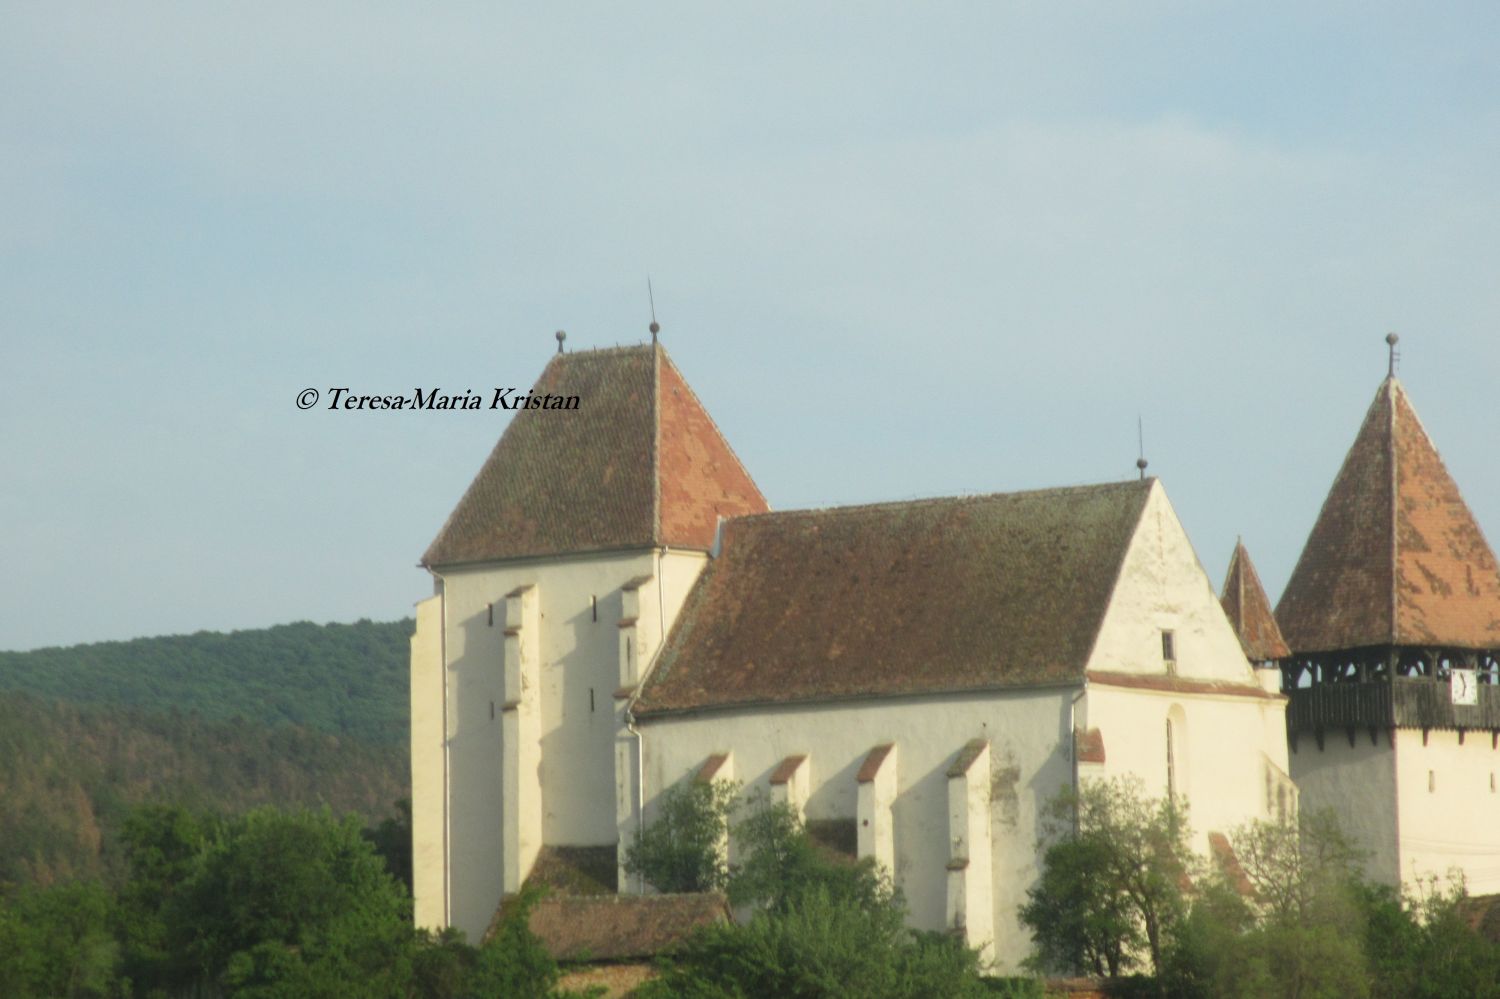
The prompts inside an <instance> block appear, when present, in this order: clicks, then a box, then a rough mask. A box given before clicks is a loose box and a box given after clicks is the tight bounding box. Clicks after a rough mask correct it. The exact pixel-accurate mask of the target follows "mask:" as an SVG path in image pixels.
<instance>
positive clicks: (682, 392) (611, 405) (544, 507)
mask: <svg viewBox="0 0 1500 999" xmlns="http://www.w3.org/2000/svg"><path fill="white" fill-rule="evenodd" d="M531 394H532V395H533V396H536V397H541V396H544V395H547V394H551V395H554V396H574V395H576V396H577V397H578V400H579V402H578V408H577V409H576V410H570V409H522V410H518V411H517V412H516V414H515V417H514V418H513V419H512V420H511V422H510V425H509V426H507V427H506V429H505V432H504V434H502V435H501V437H500V442H499V443H498V444H496V445H495V449H494V450H493V451H492V452H491V453H490V456H489V458H488V459H487V460H486V461H485V463H484V465H483V467H481V468H480V470H479V474H478V475H477V476H475V478H474V481H473V483H472V484H470V486H469V488H468V491H467V492H465V493H464V496H463V498H462V499H460V500H459V502H458V505H457V506H456V507H454V509H453V512H452V514H450V515H449V517H448V521H447V523H445V524H444V525H443V528H442V530H441V531H440V532H439V533H438V536H437V538H436V540H434V541H433V542H432V545H431V546H430V547H429V548H428V549H427V553H426V554H425V555H424V556H423V557H422V564H424V565H431V566H438V565H453V564H461V563H467V562H485V561H496V560H502V559H510V558H522V557H527V556H545V555H557V554H565V553H574V552H588V551H603V550H610V549H617V548H637V547H639V548H646V547H655V546H659V545H663V544H666V545H672V546H674V547H683V548H697V549H702V550H707V549H708V548H710V547H711V546H712V545H713V540H714V532H715V529H716V527H717V524H718V518H719V517H721V516H724V517H728V516H734V515H736V514H742V513H759V512H762V511H764V510H766V509H767V506H766V501H765V498H764V497H763V496H761V494H760V490H759V489H757V488H756V487H755V483H754V482H752V481H751V479H750V476H749V475H748V474H747V473H746V472H745V469H744V467H743V466H742V465H741V464H740V462H739V459H738V458H736V457H735V455H734V452H733V451H732V450H730V448H729V445H728V444H727V443H726V442H725V441H724V438H723V436H722V435H721V434H720V433H719V430H718V428H717V427H715V426H714V423H713V420H712V419H710V418H709V416H708V413H707V412H705V411H704V409H703V407H702V405H701V404H700V403H699V402H698V399H697V397H696V396H694V395H693V393H692V390H691V389H689V388H688V387H687V383H686V382H685V381H684V380H683V378H682V375H681V373H680V372H678V371H677V368H676V366H675V365H673V364H672V361H671V359H670V358H669V357H668V356H667V353H666V351H665V350H664V349H663V348H661V347H660V346H657V345H643V346H638V347H617V348H614V349H611V350H591V351H581V352H574V353H569V354H557V355H554V356H553V358H552V360H551V361H550V362H549V363H548V365H547V367H546V369H545V370H544V371H543V372H542V375H541V377H540V378H539V379H537V383H536V385H535V386H534V387H533V388H532V392H531Z"/></svg>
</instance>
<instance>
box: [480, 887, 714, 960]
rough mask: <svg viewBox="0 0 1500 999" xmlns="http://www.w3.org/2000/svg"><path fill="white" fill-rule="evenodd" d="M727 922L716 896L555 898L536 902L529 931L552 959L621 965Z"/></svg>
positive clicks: (662, 950) (648, 955)
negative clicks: (616, 963)
mask: <svg viewBox="0 0 1500 999" xmlns="http://www.w3.org/2000/svg"><path fill="white" fill-rule="evenodd" d="M502 910H503V907H502ZM729 919H730V913H729V903H728V902H727V901H726V900H725V898H724V896H723V895H719V894H715V893H706V894H701V895H589V896H578V897H574V896H567V895H555V896H549V897H547V898H543V899H541V900H540V901H538V902H536V904H535V905H534V907H533V908H532V910H531V918H530V927H531V932H533V933H535V934H536V935H537V937H538V938H540V939H541V941H542V946H543V947H545V948H546V949H547V953H549V954H551V955H552V958H553V959H554V960H557V961H622V960H631V959H640V958H650V957H655V956H656V955H658V954H665V953H669V952H671V951H673V950H675V949H677V947H678V946H680V945H681V944H682V943H683V941H685V940H686V939H687V938H688V937H689V936H691V935H692V934H693V933H694V931H696V930H698V929H701V928H702V927H705V926H712V925H714V924H715V923H724V922H728V921H729Z"/></svg>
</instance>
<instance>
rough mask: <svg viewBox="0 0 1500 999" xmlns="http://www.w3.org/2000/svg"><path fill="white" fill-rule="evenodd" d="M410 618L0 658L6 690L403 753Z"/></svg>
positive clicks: (53, 650)
mask: <svg viewBox="0 0 1500 999" xmlns="http://www.w3.org/2000/svg"><path fill="white" fill-rule="evenodd" d="M412 627H413V623H412V621H411V620H410V619H407V620H402V621H392V622H389V623H384V624H377V623H374V622H371V621H359V622H357V623H355V624H326V625H317V624H310V623H308V622H305V621H304V622H299V623H297V624H285V625H279V626H277V627H274V628H264V629H260V630H255V631H235V632H230V633H228V634H223V633H220V632H208V631H200V632H198V633H197V634H194V635H173V636H168V637H162V638H138V639H135V640H133V641H129V642H99V643H97V644H93V645H74V646H69V647H67V648H49V649H37V650H35V651H32V652H0V691H3V690H11V691H20V692H26V693H32V694H37V695H40V696H42V697H47V698H53V699H56V700H60V701H71V702H75V703H83V704H108V705H126V706H130V707H137V708H143V709H146V710H155V711H169V710H173V709H175V710H177V711H179V712H181V713H182V714H191V713H196V714H198V715H201V716H202V717H203V718H204V719H206V720H210V721H214V720H224V721H227V720H229V719H233V718H236V717H239V718H243V719H245V720H246V721H251V722H260V723H263V724H267V725H278V724H283V723H290V724H294V725H302V726H306V727H308V728H312V729H318V730H320V731H323V732H329V733H332V734H335V735H352V736H357V737H359V738H361V739H366V740H369V741H372V742H385V743H396V744H401V745H404V744H405V742H406V737H407V731H408V718H407V679H406V676H407V673H406V670H407V658H408V648H409V646H408V639H409V638H410V636H411V633H412Z"/></svg>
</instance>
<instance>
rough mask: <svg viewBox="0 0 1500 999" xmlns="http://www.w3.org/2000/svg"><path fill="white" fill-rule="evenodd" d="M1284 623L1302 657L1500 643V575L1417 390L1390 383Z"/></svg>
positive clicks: (1325, 518) (1353, 454) (1326, 516)
mask: <svg viewBox="0 0 1500 999" xmlns="http://www.w3.org/2000/svg"><path fill="white" fill-rule="evenodd" d="M1276 620H1277V623H1278V624H1280V626H1281V631H1282V634H1283V635H1285V636H1286V641H1287V644H1288V645H1290V646H1291V648H1292V649H1293V651H1295V652H1297V653H1304V652H1320V651H1331V650H1335V649H1349V648H1357V647H1360V646H1370V645H1416V646H1456V647H1460V648H1471V649H1482V648H1494V647H1497V646H1500V571H1497V569H1496V563H1495V556H1494V553H1493V552H1492V551H1491V550H1490V546H1489V543H1488V542H1486V541H1485V538H1484V534H1483V533H1481V531H1480V530H1479V525H1478V524H1476V523H1475V521H1474V516H1473V514H1471V513H1470V512H1469V508H1468V506H1467V504H1465V503H1464V500H1463V497H1462V496H1461V495H1460V494H1459V491H1458V486H1457V485H1456V484H1455V483H1454V481H1453V478H1452V476H1450V475H1449V474H1448V470H1447V468H1445V467H1444V465H1443V460H1442V458H1440V457H1439V456H1438V453H1437V449H1436V448H1435V447H1433V444H1432V441H1431V440H1430V439H1429V438H1428V436H1427V433H1426V431H1425V430H1423V429H1422V424H1421V422H1420V421H1419V420H1418V419H1417V414H1416V411H1415V410H1414V409H1413V408H1412V405H1411V402H1410V401H1409V400H1408V399H1407V397H1406V391H1405V389H1403V388H1402V386H1401V383H1400V382H1398V381H1397V380H1396V379H1395V378H1387V379H1386V380H1385V382H1383V383H1382V384H1381V386H1380V390H1379V391H1378V392H1376V394H1375V401H1374V402H1373V403H1372V404H1371V405H1370V410H1369V412H1368V413H1367V414H1366V415H1365V421H1364V424H1363V425H1362V426H1361V427H1360V429H1359V434H1358V436H1356V437H1355V439H1354V445H1353V446H1352V447H1350V449H1349V454H1348V456H1347V457H1346V458H1345V459H1344V465H1343V467H1342V468H1341V469H1340V470H1339V474H1338V477H1337V478H1336V479H1335V480H1334V482H1333V488H1332V489H1330V490H1329V492H1328V498H1327V499H1326V500H1324V502H1323V509H1322V511H1321V512H1320V513H1319V514H1318V520H1317V523H1316V524H1314V525H1313V529H1312V534H1311V535H1309V537H1308V539H1307V545H1306V546H1305V547H1304V548H1303V549H1302V557H1301V558H1300V559H1298V561H1297V567H1296V569H1294V570H1293V571H1292V578H1291V580H1290V581H1289V582H1288V583H1287V586H1286V591H1285V592H1284V593H1283V594H1282V597H1281V602H1280V603H1279V604H1278V605H1277V607H1276Z"/></svg>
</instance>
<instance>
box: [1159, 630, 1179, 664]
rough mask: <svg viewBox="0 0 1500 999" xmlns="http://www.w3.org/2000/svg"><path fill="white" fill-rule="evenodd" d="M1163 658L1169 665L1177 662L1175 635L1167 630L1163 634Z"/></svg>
mask: <svg viewBox="0 0 1500 999" xmlns="http://www.w3.org/2000/svg"><path fill="white" fill-rule="evenodd" d="M1161 657H1162V659H1163V660H1165V661H1166V662H1169V663H1175V662H1176V661H1177V643H1176V642H1175V641H1173V635H1172V633H1171V632H1170V631H1168V630H1166V629H1165V628H1163V629H1162V633H1161Z"/></svg>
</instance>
